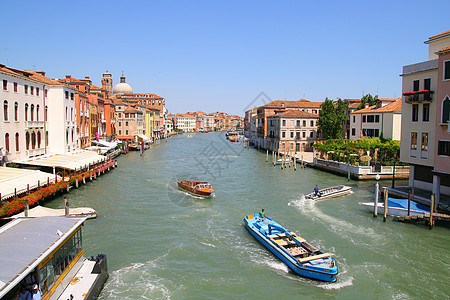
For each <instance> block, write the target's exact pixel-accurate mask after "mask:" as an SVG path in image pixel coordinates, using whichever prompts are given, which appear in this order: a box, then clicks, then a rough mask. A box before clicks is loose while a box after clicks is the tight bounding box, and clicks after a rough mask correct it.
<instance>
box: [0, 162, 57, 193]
mask: <svg viewBox="0 0 450 300" xmlns="http://www.w3.org/2000/svg"><path fill="white" fill-rule="evenodd" d="M47 181H48V182H50V183H54V182H55V175H53V174H50V173H46V172H41V171H37V170H27V169H18V168H8V167H0V194H1V198H2V199H7V198H10V197H12V196H14V193H15V192H16V193H17V194H20V193H23V192H26V191H27V189H28V187H29V188H30V190H32V189H35V188H37V187H38V184H39V185H40V186H42V185H44V184H47Z"/></svg>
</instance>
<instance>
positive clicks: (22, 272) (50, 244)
mask: <svg viewBox="0 0 450 300" xmlns="http://www.w3.org/2000/svg"><path fill="white" fill-rule="evenodd" d="M85 220H86V218H85V217H61V216H49V217H39V218H18V219H15V220H13V221H10V222H9V223H7V224H5V225H4V226H2V227H0V266H1V267H0V298H1V299H13V298H14V296H15V295H16V294H17V293H18V291H19V290H20V289H21V288H22V287H24V288H26V289H31V287H32V285H34V284H38V286H39V288H40V290H41V292H42V299H57V298H58V297H60V296H61V295H62V294H63V292H64V290H65V289H66V288H67V287H68V286H69V284H70V282H71V280H72V279H73V278H74V277H75V276H76V274H77V272H78V271H79V269H80V268H81V267H82V266H83V264H84V261H85V258H84V257H83V247H82V246H83V239H82V232H81V227H82V225H83V224H84V222H85ZM105 260H106V258H105ZM105 278H106V277H105ZM102 284H103V282H102Z"/></svg>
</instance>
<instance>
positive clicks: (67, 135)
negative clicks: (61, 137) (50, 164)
mask: <svg viewBox="0 0 450 300" xmlns="http://www.w3.org/2000/svg"><path fill="white" fill-rule="evenodd" d="M68 143H69V130H66V144H68Z"/></svg>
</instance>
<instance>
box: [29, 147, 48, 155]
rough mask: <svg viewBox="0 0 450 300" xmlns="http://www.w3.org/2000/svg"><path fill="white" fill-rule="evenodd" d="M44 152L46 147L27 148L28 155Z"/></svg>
mask: <svg viewBox="0 0 450 300" xmlns="http://www.w3.org/2000/svg"><path fill="white" fill-rule="evenodd" d="M43 154H45V149H44V148H37V149H30V150H27V156H28V157H34V156H37V155H43Z"/></svg>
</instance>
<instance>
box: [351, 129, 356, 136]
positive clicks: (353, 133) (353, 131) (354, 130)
mask: <svg viewBox="0 0 450 300" xmlns="http://www.w3.org/2000/svg"><path fill="white" fill-rule="evenodd" d="M352 135H353V136H355V135H356V129H355V128H352Z"/></svg>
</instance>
